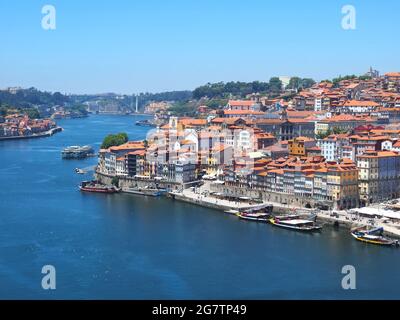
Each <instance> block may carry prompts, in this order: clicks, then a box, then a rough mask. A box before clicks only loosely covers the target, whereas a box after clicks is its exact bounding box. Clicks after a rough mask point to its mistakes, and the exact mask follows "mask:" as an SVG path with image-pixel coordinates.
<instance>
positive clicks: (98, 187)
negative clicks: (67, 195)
mask: <svg viewBox="0 0 400 320" xmlns="http://www.w3.org/2000/svg"><path fill="white" fill-rule="evenodd" d="M79 190H81V191H84V192H96V193H117V192H119V191H120V189H118V188H116V187H115V186H107V185H104V184H100V183H98V182H97V181H83V182H82V183H81V184H80V186H79Z"/></svg>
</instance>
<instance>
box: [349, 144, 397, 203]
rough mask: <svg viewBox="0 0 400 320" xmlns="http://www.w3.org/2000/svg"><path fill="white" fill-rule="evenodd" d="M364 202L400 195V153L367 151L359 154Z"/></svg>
mask: <svg viewBox="0 0 400 320" xmlns="http://www.w3.org/2000/svg"><path fill="white" fill-rule="evenodd" d="M357 166H358V169H359V192H360V199H361V201H362V204H364V205H368V204H370V203H374V202H380V201H385V200H388V199H392V198H398V197H400V154H399V153H397V152H395V151H374V150H371V151H365V152H364V153H363V154H362V155H358V156H357Z"/></svg>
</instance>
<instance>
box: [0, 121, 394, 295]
mask: <svg viewBox="0 0 400 320" xmlns="http://www.w3.org/2000/svg"><path fill="white" fill-rule="evenodd" d="M139 118H141V117H140V116H137V117H132V116H91V117H89V118H85V119H72V120H62V121H59V124H60V125H61V126H62V127H63V128H64V129H65V130H64V131H63V132H62V133H58V134H56V135H54V136H52V137H49V138H40V139H32V140H20V141H6V142H0V299H16V298H18V299H400V249H394V248H383V247H378V246H373V245H365V244H362V243H359V242H357V241H355V240H354V239H352V238H351V236H350V235H349V233H348V231H346V230H334V229H333V228H325V229H324V230H323V231H322V232H321V233H319V234H314V235H310V234H302V233H296V232H291V231H288V230H282V229H279V228H275V227H273V226H270V225H264V224H257V223H250V222H244V221H239V220H238V219H237V218H236V217H234V216H229V215H226V214H223V213H222V212H219V211H216V210H211V209H206V208H202V207H198V206H194V205H191V204H186V203H181V202H177V201H173V200H170V199H166V198H146V197H141V196H135V195H122V194H117V195H101V194H82V193H80V192H79V191H78V189H77V186H78V184H79V182H80V181H81V180H82V179H89V178H90V177H91V174H90V173H89V174H88V175H87V176H86V177H85V176H80V175H77V174H75V173H74V168H76V167H79V168H89V167H92V166H93V165H94V164H95V163H96V159H95V158H91V159H86V160H81V161H79V160H75V161H74V160H73V161H68V160H62V159H61V154H60V152H61V150H62V148H64V147H66V146H69V145H83V144H90V145H93V146H95V147H96V148H97V149H98V147H99V146H100V144H101V141H102V139H103V137H104V136H105V135H106V134H108V133H117V132H127V133H128V134H129V137H130V139H131V140H135V139H142V138H144V137H145V134H146V131H147V130H148V128H145V127H137V126H135V125H134V122H135V121H136V120H138V119H139ZM44 265H53V266H54V267H55V268H56V280H57V282H56V290H43V289H42V287H41V280H42V277H43V275H42V274H41V269H42V267H43V266H44ZM344 265H353V266H354V267H355V268H356V289H355V290H344V289H342V286H341V281H342V278H343V277H344V274H342V273H341V270H342V267H343V266H344Z"/></svg>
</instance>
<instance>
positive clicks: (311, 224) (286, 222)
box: [269, 215, 322, 232]
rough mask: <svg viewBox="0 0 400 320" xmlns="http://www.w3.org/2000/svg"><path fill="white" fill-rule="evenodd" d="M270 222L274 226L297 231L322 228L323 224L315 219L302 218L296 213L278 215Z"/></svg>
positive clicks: (311, 230)
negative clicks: (319, 223)
mask: <svg viewBox="0 0 400 320" xmlns="http://www.w3.org/2000/svg"><path fill="white" fill-rule="evenodd" d="M269 222H270V223H271V224H272V225H274V226H277V227H281V228H285V229H291V230H296V231H306V232H313V231H319V230H321V229H322V226H320V225H318V224H317V223H316V222H315V219H301V218H300V217H298V216H294V215H290V216H289V217H285V216H280V217H279V216H276V217H273V218H271V219H269Z"/></svg>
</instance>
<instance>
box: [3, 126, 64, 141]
mask: <svg viewBox="0 0 400 320" xmlns="http://www.w3.org/2000/svg"><path fill="white" fill-rule="evenodd" d="M62 130H63V128H61V127H56V128H53V129H50V130H48V131H45V132H42V133H37V134H32V135H30V136H13V137H0V141H7V140H25V139H35V138H44V137H50V136H52V135H54V134H56V133H58V132H61V131H62Z"/></svg>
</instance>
